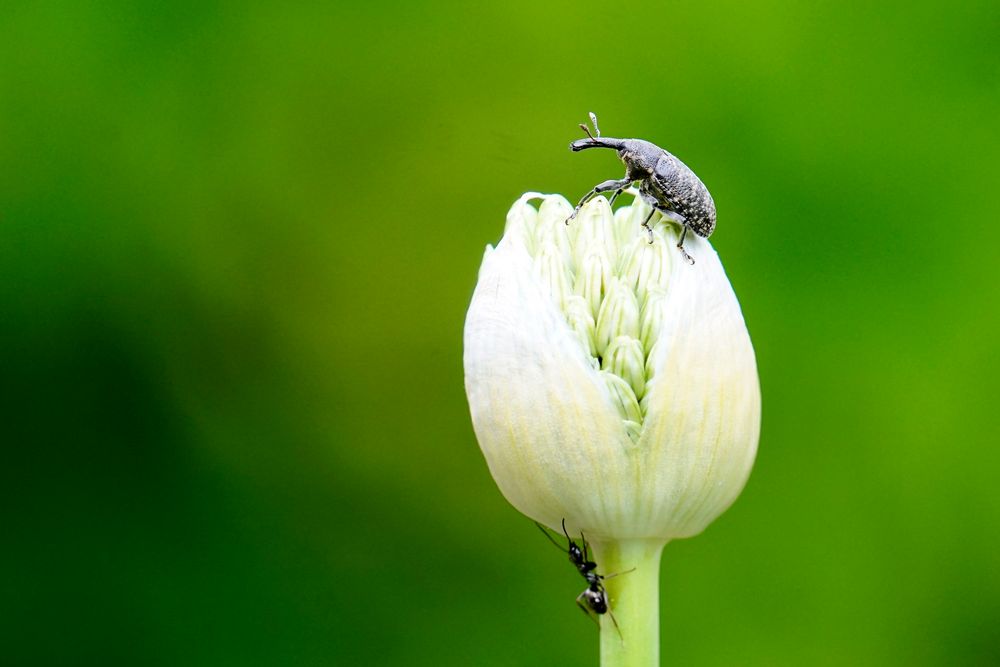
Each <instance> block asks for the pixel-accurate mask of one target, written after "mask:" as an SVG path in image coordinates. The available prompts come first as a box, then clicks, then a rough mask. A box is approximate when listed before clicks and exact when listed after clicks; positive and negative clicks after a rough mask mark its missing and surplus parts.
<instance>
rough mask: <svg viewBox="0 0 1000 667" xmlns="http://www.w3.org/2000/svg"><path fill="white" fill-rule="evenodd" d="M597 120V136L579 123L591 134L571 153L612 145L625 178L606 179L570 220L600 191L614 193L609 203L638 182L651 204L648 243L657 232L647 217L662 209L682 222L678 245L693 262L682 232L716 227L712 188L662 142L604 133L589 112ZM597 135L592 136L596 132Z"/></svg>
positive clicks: (709, 232)
mask: <svg viewBox="0 0 1000 667" xmlns="http://www.w3.org/2000/svg"><path fill="white" fill-rule="evenodd" d="M590 121H591V122H592V123H593V124H594V134H591V133H590V130H589V129H588V128H587V126H586V125H584V124H583V123H580V127H581V128H582V129H583V131H584V132H586V133H587V137H589V138H588V139H578V140H577V141H574V142H573V143H571V144H570V145H569V147H570V149H571V150H572V151H573V152H578V151H582V150H585V149H587V148H611V149H614V150H616V151H618V157H619V158H620V159H621V161H622V162H624V163H625V177H624V178H621V179H618V180H610V181H604V182H603V183H600V184H598V185H596V186H594V189H592V190H591V191H590V192H588V193H587V194H586V195H584V197H583V199H581V200H580V203H579V204H577V206H576V208H575V209H573V213H572V214H571V215H570V216H569V218H567V219H566V224H567V225H568V224H569V221H570V220H572V219H573V218H575V217H576V214H577V213H579V212H580V209H581V208H582V207H583V205H584V204H586V203H587V202H588V201H590V200H591V199H592V198H594V197H595V196H596V195H598V194H600V193H602V192H609V191H611V190H614V191H615V194H614V195H613V196H612V197H611V203H612V204H613V203H614V202H615V199H617V198H618V195H620V194H621V193H622V192H624V191H625V188H627V187H629V186H631V185H632V183H634V182H636V181H639V195H640V196H641V197H642V199H643V200H644V201H645V202H646V203H647V204H649V205H650V206H651V207H652V210H651V211H650V212H649V215H648V216H646V220H645V221H644V222H643V223H642V226H643V227H645V228H646V231H647V232H649V242H650V243H652V242H653V230H652V228H651V227H650V226H649V221H650V219H651V218H652V217H653V214H654V213H656V212H657V211H659V212H660V213H661V214H663V215H664V216H666V217H668V218H670V219H671V220H674V221H675V222H677V223H679V224H680V225H682V226H683V231H682V232H681V238H680V241H678V242H677V247H678V248H680V251H681V253H683V254H684V258H685V259H686V260H687V261H688V262H690V263H691V264H694V258H693V257H691V255H689V254H688V253H687V251H686V250H684V235H685V234H687V230H688V229H690V230H691V231H693V232H694V233H695V234H697V235H698V236H702V237H705V238H708V237H709V236H711V235H712V232H713V231H715V202H714V201H713V200H712V195H710V194H709V192H708V188H706V187H705V184H704V183H702V182H701V179H699V178H698V177H697V176H695V173H694V172H693V171H691V170H690V169H689V168H688V166H687V165H686V164H684V163H683V162H681V161H680V160H678V159H677V158H676V157H674V156H673V155H671V154H670V153H668V152H667V151H665V150H663V149H662V148H660V147H659V146H657V145H656V144H654V143H651V142H649V141H644V140H642V139H613V138H611V137H602V136H601V130H600V129H599V128H598V127H597V116H596V115H594V113H591V114H590ZM595 134H596V135H597V136H594V135H595Z"/></svg>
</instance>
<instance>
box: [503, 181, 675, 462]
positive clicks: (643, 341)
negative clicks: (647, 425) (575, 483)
mask: <svg viewBox="0 0 1000 667" xmlns="http://www.w3.org/2000/svg"><path fill="white" fill-rule="evenodd" d="M519 208H520V213H521V215H520V216H519V218H518V219H517V224H516V226H517V229H512V228H511V227H512V225H511V224H508V227H507V229H506V230H505V235H515V236H522V235H523V240H524V247H525V248H526V249H527V251H528V254H529V255H530V257H531V260H532V262H533V267H532V271H533V273H534V275H535V276H536V278H538V280H539V283H540V284H541V285H542V286H543V287H544V289H545V290H546V291H547V292H548V294H549V296H550V297H551V298H552V300H553V302H554V303H555V304H556V305H557V306H558V307H559V310H560V312H561V313H562V315H563V317H565V319H566V323H567V324H568V325H569V327H570V329H571V330H572V331H573V333H574V334H575V335H576V336H575V337H576V340H577V341H578V342H579V344H580V350H581V351H582V352H583V353H584V354H585V355H586V356H587V358H588V359H589V360H590V364H591V366H592V367H593V368H595V369H600V370H601V371H602V376H604V377H605V380H606V382H607V385H608V388H609V391H610V394H611V396H612V402H613V403H614V405H615V407H616V408H617V409H618V412H619V414H620V416H621V418H622V421H623V422H624V425H625V428H626V432H627V433H628V434H629V437H630V439H631V440H632V441H633V442H636V441H638V439H639V434H640V433H641V432H642V421H643V417H644V416H645V407H644V406H643V403H642V399H643V397H644V396H645V395H646V393H647V385H648V383H649V381H650V380H651V379H652V370H653V368H652V365H651V364H650V363H649V356H650V351H651V350H652V346H653V344H654V343H655V341H656V340H657V338H658V334H659V332H660V328H661V326H662V321H663V318H664V315H665V311H664V301H665V299H664V296H665V294H666V289H667V282H668V278H669V276H670V272H671V254H670V252H669V248H670V246H671V245H672V244H671V241H670V240H669V239H668V238H667V237H666V235H665V234H664V232H663V229H662V228H660V227H656V228H654V230H653V243H649V237H648V233H647V232H646V230H645V229H644V228H643V227H642V221H643V220H644V219H645V218H646V216H647V215H648V214H649V207H648V206H647V205H646V204H645V203H644V202H642V201H641V200H639V199H637V200H636V201H635V202H634V203H633V204H632V205H631V206H622V207H621V208H619V209H618V210H617V211H615V212H614V215H613V216H612V215H608V213H609V210H608V202H607V200H606V199H605V198H604V197H597V198H595V199H593V200H591V201H590V202H589V203H588V204H587V205H586V206H584V208H583V209H582V210H581V211H580V213H579V215H577V216H576V218H575V219H573V220H572V221H571V223H570V225H569V226H568V227H567V226H566V224H565V221H566V218H568V217H569V215H570V213H571V212H572V209H571V208H570V206H569V204H568V203H567V202H566V201H565V200H563V199H562V198H559V197H545V198H544V199H543V200H542V204H541V206H540V207H539V209H538V210H537V211H536V210H535V209H534V207H532V206H531V205H530V204H528V203H527V202H526V201H524V202H523V203H522V205H521V206H520V207H519Z"/></svg>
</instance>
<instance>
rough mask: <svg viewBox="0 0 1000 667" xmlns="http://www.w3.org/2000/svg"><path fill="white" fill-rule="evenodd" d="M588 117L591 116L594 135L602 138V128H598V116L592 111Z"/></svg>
mask: <svg viewBox="0 0 1000 667" xmlns="http://www.w3.org/2000/svg"><path fill="white" fill-rule="evenodd" d="M587 115H588V116H590V122H591V123H593V124H594V133H595V134H597V136H598V137H600V136H601V128H599V127H597V114H596V113H594V112H593V111H591V112H589V113H588V114H587ZM587 134H590V133H589V132H588V133H587Z"/></svg>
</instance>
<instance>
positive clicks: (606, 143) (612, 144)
mask: <svg viewBox="0 0 1000 667" xmlns="http://www.w3.org/2000/svg"><path fill="white" fill-rule="evenodd" d="M623 146H624V142H623V141H622V140H621V139H609V138H605V137H601V138H599V139H577V140H576V141H574V142H573V143H571V144H570V145H569V149H570V150H571V151H573V152H574V153H578V152H580V151H582V150H584V149H587V148H611V149H613V150H616V151H619V150H621V149H622V148H623Z"/></svg>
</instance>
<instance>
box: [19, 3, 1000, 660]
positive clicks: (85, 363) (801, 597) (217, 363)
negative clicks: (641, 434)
mask: <svg viewBox="0 0 1000 667" xmlns="http://www.w3.org/2000/svg"><path fill="white" fill-rule="evenodd" d="M2 14H3V18H2V22H0V377H2V380H0V382H2V384H0V386H2V391H3V395H2V399H3V403H2V405H3V412H4V414H3V415H2V418H3V424H4V426H3V429H2V433H3V453H4V462H3V465H2V471H3V472H2V474H3V477H4V478H5V479H3V480H0V481H2V482H3V488H4V491H5V493H4V495H5V496H6V498H5V500H4V505H3V506H4V519H3V523H2V535H3V548H2V551H0V564H2V566H3V571H4V584H3V588H4V592H3V594H2V595H0V662H2V663H3V664H11V665H29V664H32V665H70V664H73V665H77V664H104V665H108V664H123V665H193V666H197V665H206V666H212V667H217V666H219V665H434V666H436V667H443V666H445V665H463V666H465V665H594V664H596V663H597V633H596V631H595V629H594V627H593V626H592V625H591V624H589V623H588V622H587V621H586V619H585V618H583V616H582V615H581V614H579V612H577V611H576V610H575V609H574V608H573V597H574V596H575V595H576V594H577V592H578V590H579V589H580V588H581V581H580V579H579V577H578V575H576V574H575V573H574V572H573V571H572V568H571V567H570V566H569V565H568V564H567V563H566V562H565V560H564V559H563V558H560V557H558V555H557V554H556V553H555V552H554V551H553V550H552V548H551V545H549V544H547V543H546V542H545V541H544V540H542V539H541V536H540V535H538V533H537V531H536V530H535V528H534V527H533V526H532V525H531V523H530V522H529V521H528V520H526V519H525V518H523V517H522V516H520V515H519V514H518V513H517V512H516V511H515V510H513V509H512V508H511V507H510V506H509V505H507V504H506V502H505V501H504V500H503V498H502V497H501V496H500V494H499V492H498V491H497V489H496V487H495V486H494V484H493V482H492V480H491V479H490V477H489V474H488V472H487V469H486V466H485V464H484V462H483V460H482V457H481V455H480V453H479V451H478V448H477V446H476V443H475V439H474V436H473V434H472V429H471V425H470V422H469V418H468V412H467V407H466V404H465V396H464V391H463V387H462V363H461V343H462V326H463V318H464V314H465V309H466V307H467V305H468V300H469V297H470V295H471V293H472V288H473V286H474V284H475V279H476V271H477V268H478V266H479V261H480V259H481V254H482V250H483V247H484V246H485V244H486V243H491V242H495V241H496V240H497V239H498V238H499V235H500V233H501V230H502V225H503V219H504V215H505V213H506V210H507V208H508V207H509V206H510V204H511V202H512V201H513V200H514V199H515V198H516V197H517V196H518V195H520V194H521V193H522V192H523V191H526V190H540V191H543V192H562V193H565V194H566V195H567V196H570V197H577V196H580V195H582V194H583V193H584V192H585V191H586V189H587V188H588V187H589V186H591V185H593V184H594V183H596V182H598V181H600V180H604V179H606V178H612V177H617V176H618V175H619V174H620V172H621V166H620V164H619V163H618V162H617V161H615V159H614V156H612V155H610V154H589V153H588V154H579V155H576V154H572V153H570V152H569V151H568V150H567V144H568V142H569V141H570V140H572V139H575V138H577V137H578V136H579V134H580V133H579V130H578V129H577V127H576V124H577V123H578V122H581V121H583V120H585V119H586V112H587V111H590V110H594V111H596V112H598V114H599V115H600V118H601V121H602V129H604V131H605V132H606V133H607V134H609V135H625V136H633V135H634V136H641V137H643V138H647V139H650V140H652V141H655V142H657V143H659V144H661V145H663V146H665V147H667V148H669V149H670V150H671V151H673V152H674V153H676V154H677V155H679V156H680V157H681V158H682V159H684V160H685V161H686V162H687V163H688V164H689V165H691V166H692V167H693V168H694V169H695V170H696V171H697V172H698V174H699V175H700V176H701V177H702V179H703V180H704V181H705V182H706V183H708V184H709V186H710V187H711V189H712V193H713V195H714V197H715V200H716V203H717V205H718V208H719V227H718V231H717V233H716V234H715V236H713V239H712V241H713V243H714V244H715V246H716V248H717V249H718V251H719V253H720V255H721V256H722V258H723V261H724V262H725V264H726V267H727V271H728V273H729V275H730V278H731V280H732V282H733V285H734V287H735V289H736V292H737V294H738V296H739V297H740V300H741V302H742V304H743V308H744V313H745V316H746V319H747V322H748V325H749V327H750V331H751V335H752V337H753V340H754V344H755V346H756V350H757V353H758V364H759V367H760V374H761V384H762V388H763V399H764V415H763V431H762V434H761V445H760V454H759V457H758V461H757V465H756V468H755V470H754V473H753V476H752V477H751V480H750V483H749V485H748V487H747V489H746V491H745V492H744V494H743V496H742V497H741V499H740V500H739V501H738V502H737V503H736V505H734V507H733V508H732V509H731V510H730V511H729V512H728V513H727V514H725V515H724V516H723V517H722V518H721V519H719V520H718V521H717V522H716V523H715V524H713V525H712V526H711V527H710V528H709V529H708V530H707V531H706V532H705V534H704V535H702V536H700V537H698V538H696V539H693V540H687V541H682V542H677V543H675V544H671V545H669V546H668V547H667V550H666V552H665V554H664V567H663V574H662V605H663V608H662V625H663V630H662V640H663V650H662V653H663V655H664V664H668V665H670V664H673V665H993V664H1000V634H998V628H1000V567H998V563H1000V560H998V559H1000V556H998V554H1000V492H998V488H1000V485H998V482H997V479H998V473H1000V448H998V443H1000V428H998V419H997V408H996V407H995V405H993V404H994V403H995V402H996V400H997V397H998V395H1000V392H998V382H997V376H998V373H1000V354H998V343H997V341H998V340H1000V310H998V301H1000V299H998V280H997V279H998V272H997V261H998V251H997V249H998V247H1000V225H998V224H997V221H998V219H1000V205H998V197H997V189H998V187H1000V169H998V165H1000V139H998V137H1000V123H998V118H1000V55H998V48H997V35H998V34H1000V5H998V4H997V3H996V2H995V1H993V2H960V3H958V4H954V3H953V4H948V5H945V4H943V3H929V2H925V3H904V2H895V3H832V2H826V3H823V2H820V3H793V2H763V3H741V2H732V1H730V2H721V3H632V4H631V5H629V6H628V7H625V6H616V5H613V4H608V3H593V2H561V3H550V4H546V5H544V6H539V3H535V2H508V3H502V4H501V3H498V4H496V5H495V6H490V5H485V4H484V5H482V6H480V5H471V4H470V5H465V4H454V5H452V4H446V3H426V2H415V3H413V2H411V3H389V2H371V3H347V2H338V3H333V4H326V5H323V4H312V3H310V4H302V5H293V4H286V3H272V4H260V3H213V2H175V3H159V2H158V3H153V2H142V3H137V2H131V3H125V2H121V3H117V2H103V3H70V2H63V3H19V2H15V3H7V4H6V5H5V7H4V9H3V12H2Z"/></svg>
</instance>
